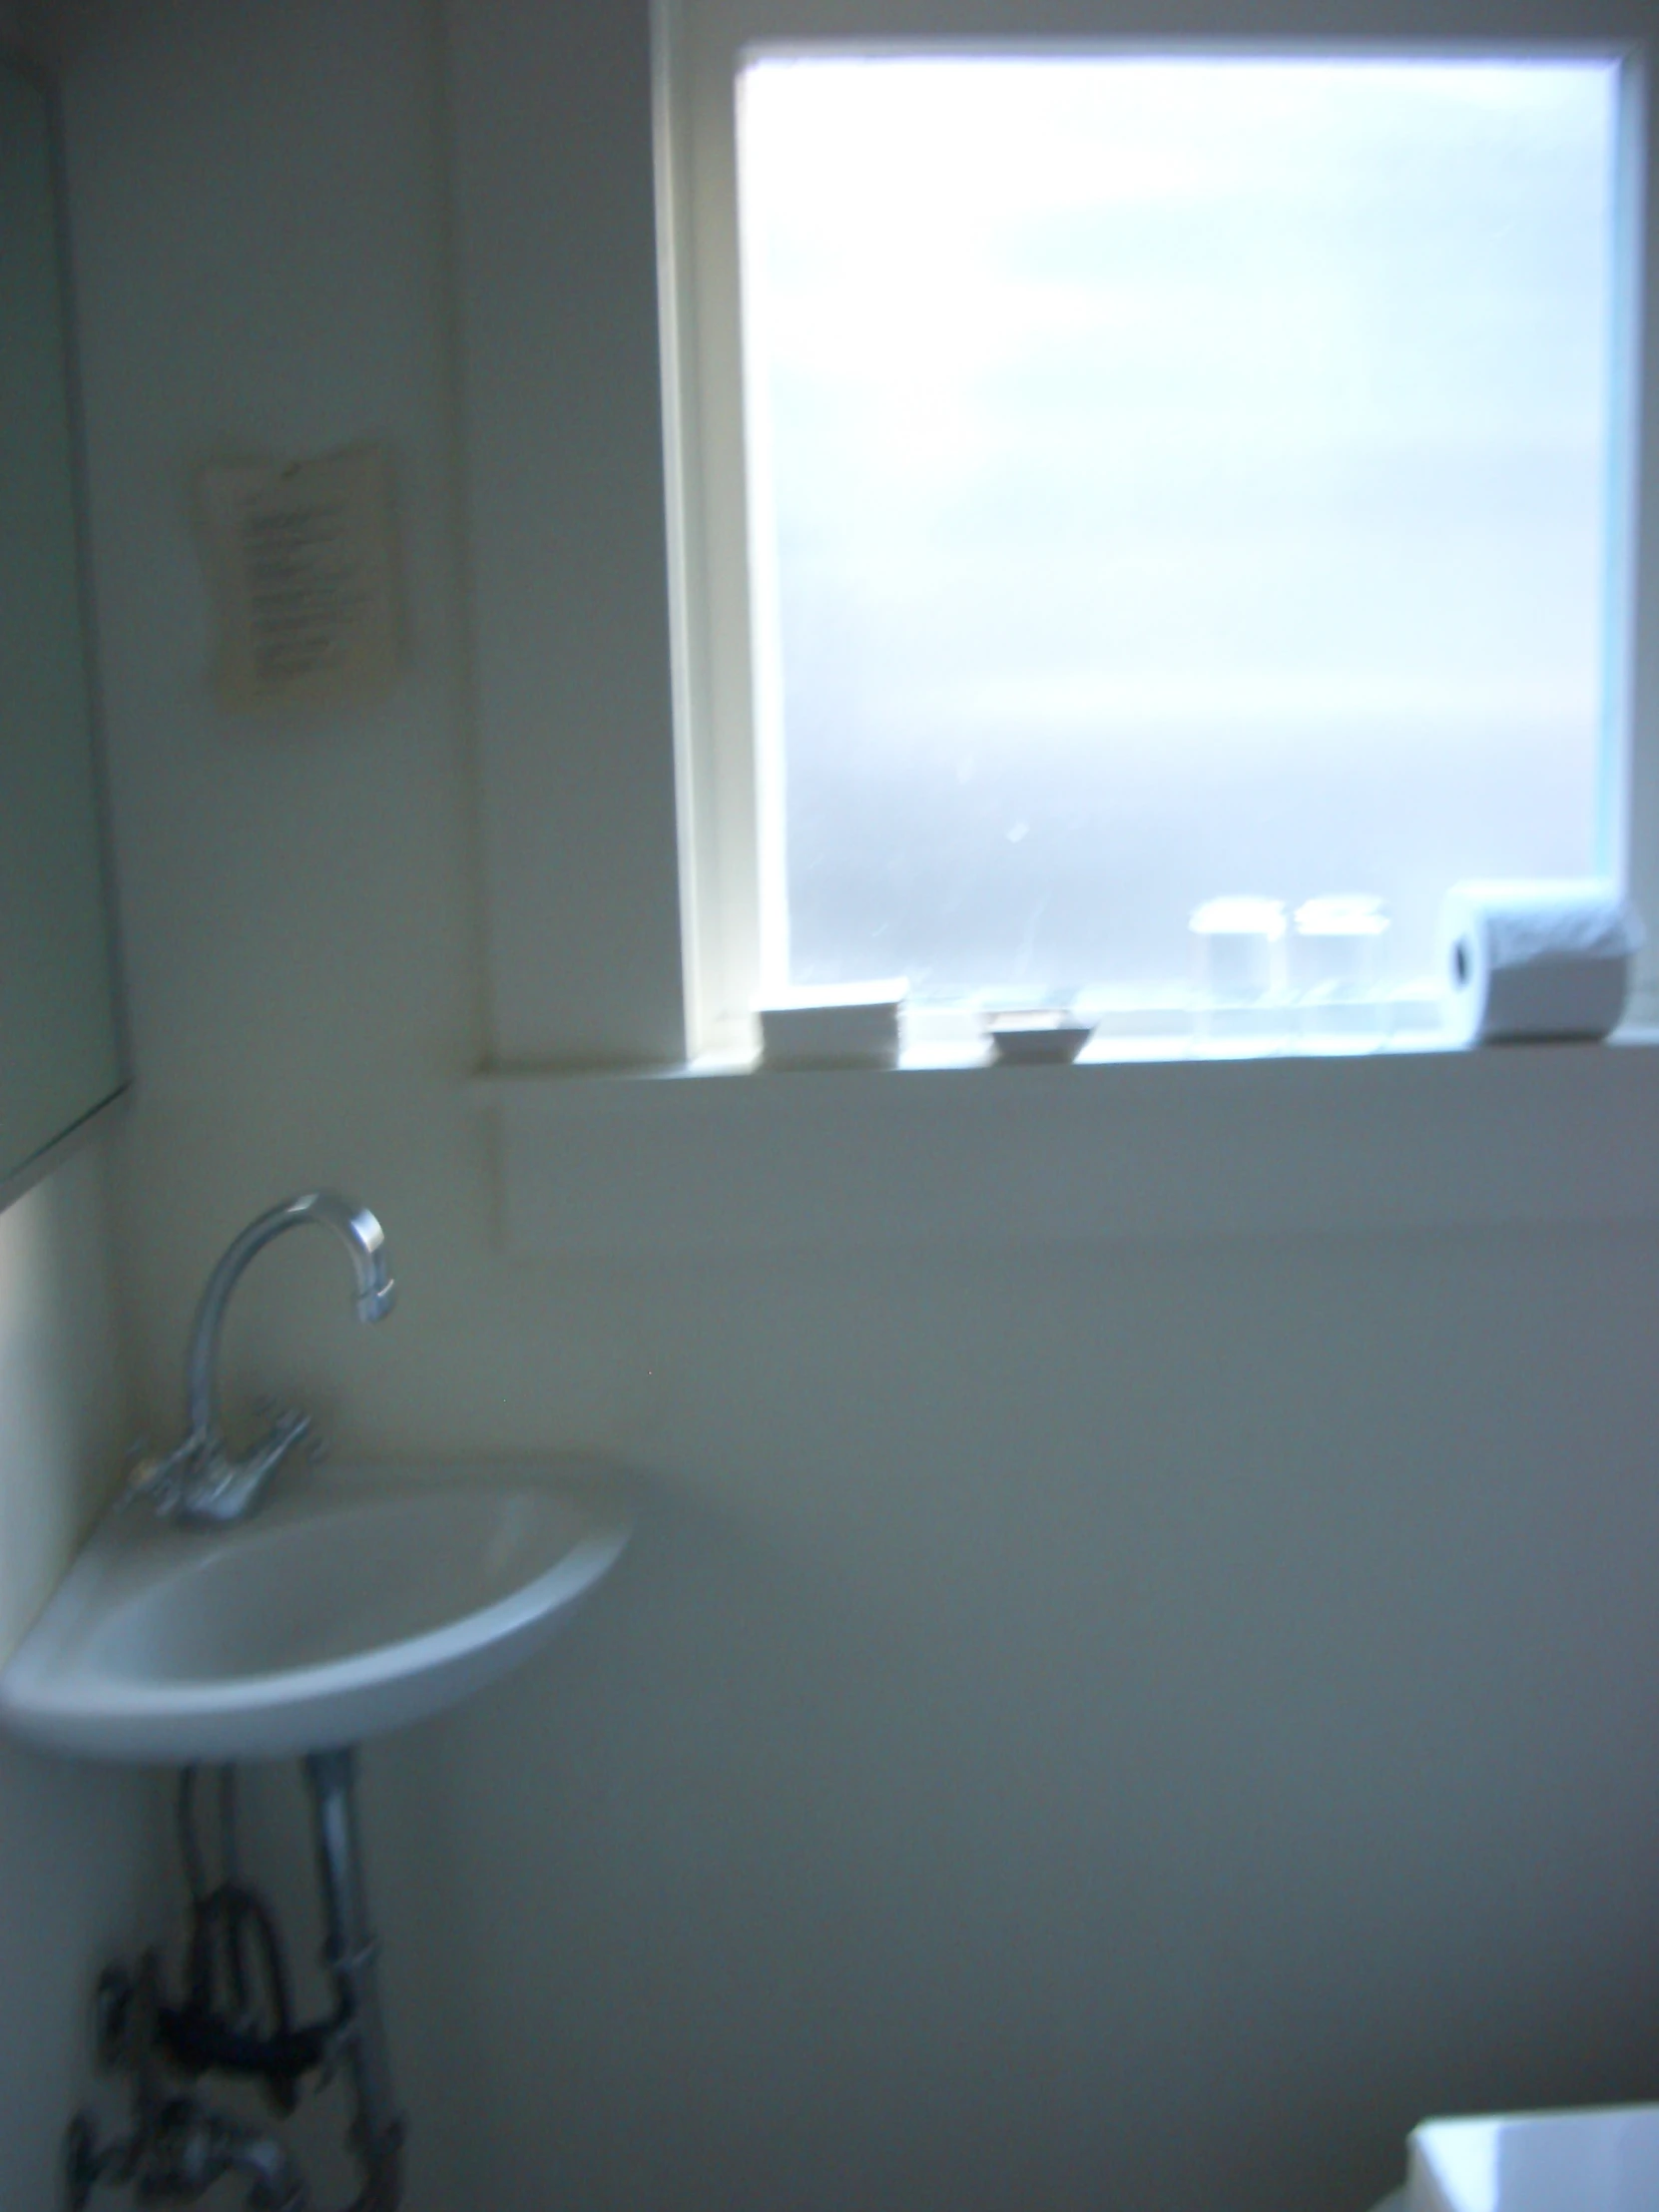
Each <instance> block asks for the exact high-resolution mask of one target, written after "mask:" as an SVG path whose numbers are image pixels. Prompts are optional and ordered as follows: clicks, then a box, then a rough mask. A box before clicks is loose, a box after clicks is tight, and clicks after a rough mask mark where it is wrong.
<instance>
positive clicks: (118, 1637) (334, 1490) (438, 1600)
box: [0, 1460, 630, 1765]
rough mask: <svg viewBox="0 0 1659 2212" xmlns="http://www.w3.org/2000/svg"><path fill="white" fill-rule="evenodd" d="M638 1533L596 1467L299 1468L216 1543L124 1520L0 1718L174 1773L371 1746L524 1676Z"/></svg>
mask: <svg viewBox="0 0 1659 2212" xmlns="http://www.w3.org/2000/svg"><path fill="white" fill-rule="evenodd" d="M629 1526H630V1522H629V1515H628V1511H627V1507H626V1503H625V1502H624V1500H623V1497H622V1495H621V1492H620V1490H619V1487H618V1478H617V1477H616V1475H615V1473H614V1471H613V1470H605V1469H602V1468H599V1467H597V1466H595V1465H593V1464H592V1463H590V1462H584V1461H580V1460H559V1461H540V1462H513V1463H511V1464H501V1463H495V1464H489V1463H486V1464H483V1465H480V1466H479V1467H478V1468H477V1469H476V1470H475V1471H473V1470H468V1469H465V1468H457V1467H450V1468H441V1467H431V1466H413V1465H410V1466H401V1467H392V1466H385V1467H371V1466H362V1467H355V1468H351V1467H341V1468H326V1469H306V1470H303V1471H291V1472H285V1473H284V1474H283V1476H282V1477H281V1478H280V1480H279V1482H278V1485H277V1488H276V1489H275V1490H274V1492H273V1494H272V1495H271V1497H270V1498H269V1500H268V1501H267V1503H266V1504H264V1505H263V1506H262V1508H261V1510H260V1511H259V1512H258V1513H257V1514H255V1515H254V1516H253V1517H252V1518H251V1519H249V1520H247V1521H244V1522H242V1523H240V1524H239V1525H238V1526H236V1527H234V1528H229V1529H224V1530H218V1531H215V1532H214V1533H212V1534H204V1533H202V1532H200V1531H198V1530H185V1529H179V1528H174V1527H168V1526H165V1525H163V1524H161V1523H159V1522H158V1521H156V1520H155V1519H154V1517H153V1516H151V1515H150V1514H149V1513H147V1512H146V1511H145V1510H143V1509H142V1508H134V1509H132V1510H130V1511H127V1512H124V1513H118V1512H112V1513H111V1514H109V1515H107V1516H106V1518H105V1519H104V1521H103V1522H102V1523H101V1524H100V1525H99V1527H98V1528H97V1529H96V1530H95V1531H94V1533H93V1536H92V1538H91V1540H90V1541H89V1543H88V1544H87V1546H86V1549H85V1550H84V1551H83V1552H82V1553H81V1555H80V1557H79V1558H78V1559H77V1560H76V1562H75V1564H74V1566H73V1567H72V1568H71V1569H70V1571H69V1574H68V1575H67V1577H66V1578H65V1580H64V1583H63V1585H62V1587H61V1588H60V1589H59V1591H58V1592H57V1594H56V1596H55V1597H54V1598H53V1599H52V1601H51V1603H50V1604H49V1605H48V1606H47V1607H46V1610H45V1612H44V1613H43V1614H42V1615H41V1617H40V1619H39V1620H38V1621H37V1622H36V1624H35V1626H34V1627H33V1628H32V1629H31V1630H30V1632H29V1634H28V1635H27V1636H26V1637H25V1638H24V1640H23V1642H22V1644H21V1645H20V1646H19V1648H18V1650H17V1652H16V1654H15V1655H14V1657H13V1658H12V1660H11V1662H10V1664H9V1665H8V1666H7V1667H6V1668H5V1669H4V1670H3V1671H0V1719H3V1720H4V1721H5V1722H6V1723H7V1724H8V1725H9V1726H10V1727H11V1728H13V1729H14V1730H16V1731H18V1732H19V1733H20V1734H22V1735H25V1736H28V1737H31V1738H32V1739H33V1740H34V1741H35V1742H37V1743H41V1744H46V1745H49V1746H51V1747H52V1748H53V1749H54V1750H57V1751H65V1752H73V1753H78V1754H81V1755H83V1756H87V1757H92V1758H99V1759H121V1760H136V1761H140V1762H145V1763H153V1764H164V1765H165V1764H175V1763H176V1764H184V1763H187V1762H189V1761H192V1760H198V1759H212V1760H230V1759H270V1758H283V1757H287V1756H290V1755H292V1754H295V1753H300V1752H306V1751H321V1750H327V1749H332V1748H333V1747H335V1746H339V1745H344V1744H350V1743H355V1742H357V1741H359V1740H360V1739H361V1738H362V1737H364V1736H372V1735H377V1734H379V1733H381V1732H382V1731H384V1730H386V1729H391V1728H400V1727H402V1726H403V1725H404V1724H405V1723H407V1722H409V1721H416V1720H421V1719H424V1718H425V1716H426V1715H427V1714H429V1713H435V1712H438V1711H440V1710H441V1709H442V1708H443V1707H444V1706H447V1705H453V1704H455V1703H456V1702H457V1701H458V1700H459V1699H461V1698H463V1697H465V1696H467V1695H468V1693H469V1692H471V1691H473V1690H475V1689H479V1688H481V1687H482V1685H483V1684H485V1683H486V1682H492V1681H494V1680H495V1679H496V1677H497V1676H499V1675H502V1674H505V1673H506V1672H507V1671H508V1669H509V1668H511V1667H514V1666H516V1665H517V1664H518V1663H519V1661H520V1660H521V1659H524V1658H526V1657H527V1656H528V1655H529V1654H530V1653H531V1652H532V1651H534V1650H535V1649H536V1647H537V1646H538V1645H539V1644H541V1643H543V1642H545V1641H546V1639H547V1638H548V1637H549V1636H550V1635H552V1634H553V1633H554V1631H555V1630H556V1629H558V1628H559V1627H560V1626H561V1625H562V1624H563V1623H564V1621H565V1620H566V1619H568V1617H569V1615H570V1613H571V1610H572V1608H573V1607H574V1606H575V1605H576V1604H577V1603H578V1602H579V1601H580V1600H581V1599H582V1598H583V1597H584V1596H585V1595H586V1594H587V1592H588V1591H589V1590H591V1589H592V1588H593V1586H594V1584H595V1583H596V1582H598V1581H599V1580H600V1578H601V1577H602V1576H603V1575H604V1574H605V1572H606V1571H607V1569H608V1568H609V1567H610V1566H611V1565H612V1564H613V1563H614V1561H615V1560H616V1558H617V1556H618V1554H619V1553H620V1552H621V1550H622V1548H623V1546H624V1544H625V1543H626V1542H627V1540H628V1533H629Z"/></svg>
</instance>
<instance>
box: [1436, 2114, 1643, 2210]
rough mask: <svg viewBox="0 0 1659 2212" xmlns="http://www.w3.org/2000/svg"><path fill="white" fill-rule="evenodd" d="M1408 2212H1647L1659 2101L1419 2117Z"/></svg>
mask: <svg viewBox="0 0 1659 2212" xmlns="http://www.w3.org/2000/svg"><path fill="white" fill-rule="evenodd" d="M1405 2204H1406V2212H1652V2207H1653V2206H1654V2205H1655V2204H1659V2105H1656V2104H1626V2105H1608V2106H1605V2107H1604V2108H1602V2109H1600V2110H1586V2111H1579V2112H1519V2113H1510V2114H1503V2115H1499V2116H1495V2117H1491V2118H1483V2119H1467V2120H1425V2121H1424V2122H1423V2124H1422V2125H1421V2126H1420V2127H1418V2128H1415V2129H1414V2130H1413V2131H1412V2134H1411V2140H1410V2165H1409V2180H1408V2181H1407V2184H1406V2192H1405Z"/></svg>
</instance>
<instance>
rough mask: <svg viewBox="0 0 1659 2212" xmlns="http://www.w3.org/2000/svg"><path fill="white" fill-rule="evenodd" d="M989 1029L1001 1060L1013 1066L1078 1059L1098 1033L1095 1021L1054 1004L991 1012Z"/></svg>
mask: <svg viewBox="0 0 1659 2212" xmlns="http://www.w3.org/2000/svg"><path fill="white" fill-rule="evenodd" d="M985 1033H986V1035H987V1036H988V1037H989V1038H990V1040H991V1050H992V1051H993V1052H994V1053H995V1055H996V1057H997V1059H998V1060H1001V1061H1003V1062H1004V1063H1005V1064H1006V1065H1007V1066H1010V1067H1062V1066H1064V1065H1065V1064H1066V1062H1067V1061H1070V1060H1075V1059H1076V1057H1077V1055H1078V1054H1079V1053H1080V1052H1081V1051H1082V1049H1083V1047H1084V1046H1085V1045H1086V1044H1087V1043H1088V1041H1089V1039H1090V1038H1091V1037H1092V1036H1093V1035H1094V1027H1093V1024H1092V1023H1089V1022H1081V1021H1078V1020H1077V1018H1076V1017H1075V1015H1073V1014H1071V1013H1069V1012H1065V1011H1062V1010H1060V1009H1057V1008H1051V1007H1046V1006H1043V1007H1033V1008H1031V1009H1030V1010H1029V1011H1023V1010H1022V1011H1019V1012H1009V1013H1002V1014H990V1015H988V1016H987V1017H986V1021H985Z"/></svg>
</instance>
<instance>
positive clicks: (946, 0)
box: [653, 0, 1659, 1056]
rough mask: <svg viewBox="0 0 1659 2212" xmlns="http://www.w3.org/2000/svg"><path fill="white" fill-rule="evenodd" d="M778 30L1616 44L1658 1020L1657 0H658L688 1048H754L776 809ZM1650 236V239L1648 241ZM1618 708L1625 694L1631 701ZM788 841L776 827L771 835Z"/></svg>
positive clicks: (1391, 47)
mask: <svg viewBox="0 0 1659 2212" xmlns="http://www.w3.org/2000/svg"><path fill="white" fill-rule="evenodd" d="M762 42H764V43H765V44H767V45H768V46H772V47H778V46H784V47H787V46H789V45H790V44H791V43H799V44H801V45H803V46H811V47H813V48H815V49H822V48H823V47H824V46H826V45H833V44H835V43H840V44H843V45H845V46H847V47H852V48H856V49H858V50H862V51H868V50H869V49H870V48H872V47H879V46H881V45H882V44H887V45H890V46H892V47H893V48H895V49H904V48H914V47H916V46H920V45H925V46H927V47H929V48H930V49H931V50H933V51H958V52H965V51H974V50H980V51H983V50H986V49H995V50H1000V51H1010V50H1016V51H1018V50H1023V51H1026V52H1033V51H1036V52H1040V51H1043V50H1044V49H1045V48H1046V49H1050V50H1053V49H1056V48H1058V49H1060V50H1063V51H1072V52H1075V51H1079V50H1091V49H1092V50H1097V51H1116V52H1133V51H1137V50H1138V51H1149V50H1150V51H1157V52H1170V51H1172V50H1191V51H1202V50H1206V49H1207V50H1210V51H1214V52H1218V53H1230V52H1231V53H1242V52H1250V53H1273V52H1281V53H1284V52H1289V53H1298V52H1303V53H1306V52H1310V51H1319V52H1333V51H1339V52H1340V51H1344V50H1348V51H1354V52H1380V51H1391V52H1395V53H1408V54H1412V55H1418V54H1433V55H1436V56H1444V57H1446V58H1451V57H1453V56H1455V55H1457V54H1459V53H1470V52H1475V53H1480V54H1485V55H1490V54H1494V53H1501V52H1503V51H1506V50H1507V51H1510V52H1514V53H1516V54H1521V53H1526V54H1535V53H1540V52H1550V51H1558V52H1561V53H1562V54H1574V53H1577V54H1584V53H1600V54H1608V55H1614V56H1616V57H1617V58H1619V59H1620V60H1621V61H1622V62H1623V63H1624V64H1625V66H1624V68H1623V71H1622V77H1621V85H1622V97H1623V102H1624V113H1623V119H1622V120H1623V126H1624V127H1623V129H1622V130H1621V146H1622V149H1623V158H1624V164H1625V175H1624V177H1623V179H1622V180H1621V191H1620V194H1619V202H1620V208H1621V211H1622V214H1623V216H1624V218H1625V220H1624V221H1623V223H1622V233H1623V236H1622V238H1621V240H1620V246H1619V251H1620V255H1621V261H1622V265H1623V266H1622V270H1621V281H1620V284H1619V287H1618V298H1619V300H1620V302H1621V313H1622V314H1623V316H1624V321H1625V325H1626V326H1625V327H1622V328H1621V329H1619V330H1618V331H1617V332H1616V338H1615V357H1616V360H1617V362H1618V364H1619V367H1618V371H1617V374H1618V382H1617V384H1616V387H1615V418H1614V419H1615V431H1614V436H1615V441H1616V443H1617V442H1619V441H1623V443H1624V449H1625V450H1626V451H1628V452H1630V453H1632V454H1633V456H1634V465H1633V466H1632V467H1631V468H1630V469H1629V470H1627V471H1626V472H1624V477H1623V481H1622V482H1621V484H1620V486H1619V487H1618V489H1617V493H1616V496H1615V500H1614V511H1613V514H1612V516H1611V536H1612V540H1613V545H1614V549H1615V560H1616V561H1618V560H1620V558H1621V557H1622V566H1623V571H1624V579H1625V589H1624V592H1623V593H1622V594H1621V598H1620V600H1619V601H1618V602H1617V603H1615V605H1614V606H1613V607H1612V608H1611V609H1610V611H1609V632H1610V635H1609V658H1610V672H1609V695H1610V707H1611V711H1612V712H1613V715H1614V719H1615V726H1617V724H1618V723H1620V722H1622V726H1623V729H1624V731H1625V732H1626V733H1627V738H1626V746H1625V751H1626V755H1627V758H1626V759H1625V761H1624V762H1622V763H1619V762H1609V764H1608V773H1609V774H1610V775H1611V776H1612V777H1613V778H1614V780H1615V784H1616V787H1617V788H1616V789H1615V790H1613V791H1612V792H1611V793H1610V794H1609V795H1608V799H1607V804H1606V806H1605V808H1604V814H1605V816H1606V819H1607V820H1608V823H1609V830H1608V832H1607V837H1608V844H1609V851H1608V862H1607V864H1608V871H1609V872H1610V873H1612V874H1614V875H1616V876H1619V877H1620V878H1622V880H1623V882H1624V885H1625V887H1626V888H1627V889H1628V890H1629V892H1630V893H1631V895H1632V896H1633V897H1634V898H1635V900H1636V902H1637V904H1638V906H1639V907H1640V908H1641V910H1642V912H1643V913H1644V915H1645V917H1646V919H1647V921H1648V924H1649V930H1650V941H1649V945H1648V948H1647V950H1646V952H1645V953H1644V955H1643V956H1642V959H1641V961H1640V963H1639V967H1638V977H1637V990H1636V994H1635V999H1634V1002H1633V1005H1632V1008H1631V1013H1632V1017H1633V1018H1634V1019H1636V1020H1638V1021H1642V1022H1651V1021H1653V1020H1655V1019H1659V389H1656V386H1659V377H1655V376H1647V377H1644V376H1643V374H1642V372H1641V363H1642V362H1643V361H1644V360H1646V361H1650V362H1659V211H1656V208H1655V171H1656V169H1659V162H1656V161H1655V160H1654V158H1653V156H1652V152H1651V136H1650V133H1651V128H1652V125H1651V114H1650V108H1649V103H1648V100H1647V97H1646V92H1645V76H1646V70H1647V68H1648V67H1650V66H1651V61H1650V57H1651V55H1652V54H1653V53H1655V52H1659V8H1655V7H1654V6H1653V5H1642V4H1640V0H1452V4H1451V5H1449V6H1447V7H1445V8H1443V9H1440V10H1437V11H1436V20H1435V22H1434V26H1433V29H1432V31H1431V32H1430V31H1427V30H1425V29H1424V28H1423V25H1422V22H1421V19H1420V16H1418V15H1417V13H1416V11H1414V10H1413V9H1412V8H1411V7H1410V6H1409V5H1408V4H1402V0H1392V4H1390V0H1262V4H1260V5H1254V6H1253V5H1249V4H1248V0H1247V4H1244V5H1229V4H1228V0H1164V4H1160V0H1128V4H1126V5H1121V6H1113V5H1111V4H1110V0H654V7H653V47H654V70H655V101H656V115H655V128H656V144H657V202H658V242H659V243H658V251H659V279H660V302H661V315H662V330H663V354H664V415H665V424H666V448H667V451H666V458H667V466H668V501H669V570H670V576H669V583H670V619H671V630H672V645H673V661H674V718H675V749H676V776H677V785H678V793H679V834H680V861H681V903H682V931H683V939H682V941H683V957H684V971H685V988H686V1032H687V1043H688V1051H689V1052H690V1054H692V1055H693V1056H696V1055H698V1054H708V1053H716V1054H722V1053H728V1052H740V1053H741V1052H744V1051H746V1050H748V1049H750V1048H751V1046H752V1044H753V1035H754V1024H753V1017H752V1007H753V1003H754V1000H755V996H756V992H757V989H758V987H759V983H760V965H761V942H762V929H761V916H762V911H763V906H764V903H765V901H766V900H767V899H768V898H769V897H773V898H776V897H780V896H782V895H783V886H782V885H781V884H778V883H770V884H769V883H766V882H764V881H763V880H762V870H761V863H760V855H761V852H762V839H761V829H762V824H763V821H764V820H765V819H766V818H767V816H768V815H769V814H771V813H773V812H775V811H776V810H777V809H778V808H779V807H780V806H781V804H782V795H781V794H780V793H778V792H776V791H772V790H769V789H768V788H767V784H766V779H767V776H768V772H769V768H770V758H769V756H770V752H771V749H769V748H767V747H765V746H758V745H757V742H756V734H755V733H756V721H757V691H758V689H759V688H760V687H761V686H765V685H766V684H767V683H768V681H769V677H768V672H767V671H766V670H765V669H762V670H761V671H760V672H759V684H758V681H757V670H756V665H755V646H756V640H757V638H759V639H760V640H761V641H762V642H763V643H764V642H765V641H766V640H767V639H768V638H769V637H771V636H772V635H773V634H774V632H773V630H772V627H771V626H769V625H767V624H765V623H756V622H755V620H754V619H753V615H752V601H751V589H752V579H751V576H750V568H749V555H748V546H749V508H750V486H749V484H748V472H747V465H746V442H745V434H744V420H743V329H742V312H741V287H740V267H739V262H740V256H739V241H738V201H737V149H736V101H735V85H736V77H737V70H738V67H739V62H740V58H741V56H742V54H743V52H744V50H745V48H746V47H749V46H751V45H754V44H757V43H762ZM1644 241H1645V245H1644V244H1643V242H1644ZM1621 710H1622V712H1621ZM776 845H777V840H776V839H774V840H773V847H774V849H776Z"/></svg>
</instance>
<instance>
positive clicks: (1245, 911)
mask: <svg viewBox="0 0 1659 2212" xmlns="http://www.w3.org/2000/svg"><path fill="white" fill-rule="evenodd" d="M1187 926H1188V929H1189V931H1190V933H1191V937H1192V947H1193V1005H1194V1014H1195V1026H1196V1028H1197V1031H1198V1034H1199V1036H1200V1037H1201V1038H1204V1039H1209V1040H1217V1041H1224V1040H1230V1039H1241V1040H1242V1039H1248V1038H1251V1037H1260V1036H1263V1035H1265V1034H1266V1033H1267V1030H1268V1026H1269V1015H1270V1012H1271V1009H1273V1008H1274V1007H1276V1006H1279V1005H1282V1004H1283V1003H1284V1000H1285V996H1286V975H1285V931H1286V923H1285V902H1284V900H1283V899H1280V898H1254V897H1250V898H1247V897H1228V898H1211V899H1207V900H1206V901H1205V903H1204V904H1203V905H1202V906H1197V907H1195V908H1194V909H1193V912H1192V915H1191V917H1190V919H1189V921H1188V924H1187Z"/></svg>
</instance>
